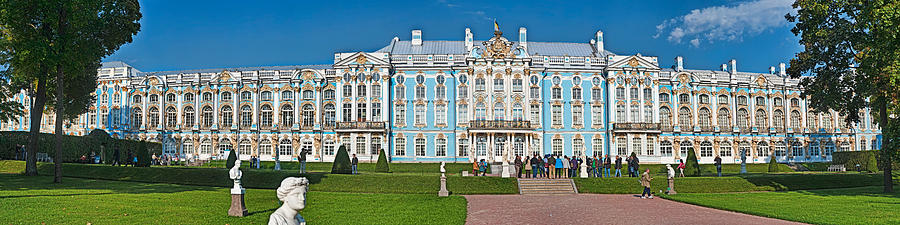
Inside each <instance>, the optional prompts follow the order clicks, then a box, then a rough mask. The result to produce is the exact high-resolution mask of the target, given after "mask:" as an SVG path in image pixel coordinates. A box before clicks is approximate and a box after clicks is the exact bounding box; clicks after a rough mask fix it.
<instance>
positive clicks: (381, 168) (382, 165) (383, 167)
mask: <svg viewBox="0 0 900 225" xmlns="http://www.w3.org/2000/svg"><path fill="white" fill-rule="evenodd" d="M375 172H378V173H390V172H391V165H390V164H388V161H387V155H385V154H384V149H381V150H380V151H378V162H377V163H375Z"/></svg>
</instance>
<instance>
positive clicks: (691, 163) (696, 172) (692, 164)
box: [684, 149, 700, 177]
mask: <svg viewBox="0 0 900 225" xmlns="http://www.w3.org/2000/svg"><path fill="white" fill-rule="evenodd" d="M687 152H688V157H687V161H686V162H684V175H685V176H689V177H699V176H700V164H699V163H697V153H695V152H694V150H693V149H691V150H688V151H687Z"/></svg>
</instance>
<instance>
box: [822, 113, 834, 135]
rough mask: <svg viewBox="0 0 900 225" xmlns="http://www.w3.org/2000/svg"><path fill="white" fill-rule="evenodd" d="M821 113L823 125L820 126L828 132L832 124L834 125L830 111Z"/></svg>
mask: <svg viewBox="0 0 900 225" xmlns="http://www.w3.org/2000/svg"><path fill="white" fill-rule="evenodd" d="M823 114H824V115H822V124H824V126H822V127H823V128H825V130H826V131H829V132H830V131H831V128H832V127H833V125H834V121H832V119H831V113H830V112H826V113H823Z"/></svg>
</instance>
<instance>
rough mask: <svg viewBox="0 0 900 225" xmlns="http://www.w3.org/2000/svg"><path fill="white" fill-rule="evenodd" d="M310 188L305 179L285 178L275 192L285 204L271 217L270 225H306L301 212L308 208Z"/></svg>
mask: <svg viewBox="0 0 900 225" xmlns="http://www.w3.org/2000/svg"><path fill="white" fill-rule="evenodd" d="M308 187H309V180H307V179H306V178H305V177H288V178H284V180H282V181H281V186H280V187H278V190H276V191H275V194H276V196H278V200H279V201H281V202H283V203H284V204H282V205H281V207H278V209H276V210H275V212H274V213H272V215H269V225H306V220H304V219H303V216H300V213H299V211H300V210H303V208H305V207H306V191H307V189H308Z"/></svg>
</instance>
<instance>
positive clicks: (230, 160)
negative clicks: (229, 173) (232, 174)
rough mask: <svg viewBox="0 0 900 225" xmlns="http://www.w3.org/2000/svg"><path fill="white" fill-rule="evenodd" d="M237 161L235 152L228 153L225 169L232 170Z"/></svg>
mask: <svg viewBox="0 0 900 225" xmlns="http://www.w3.org/2000/svg"><path fill="white" fill-rule="evenodd" d="M236 160H237V155H235V154H234V150H231V151H228V159H227V160H225V168H226V169H231V167H234V161H236Z"/></svg>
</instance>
